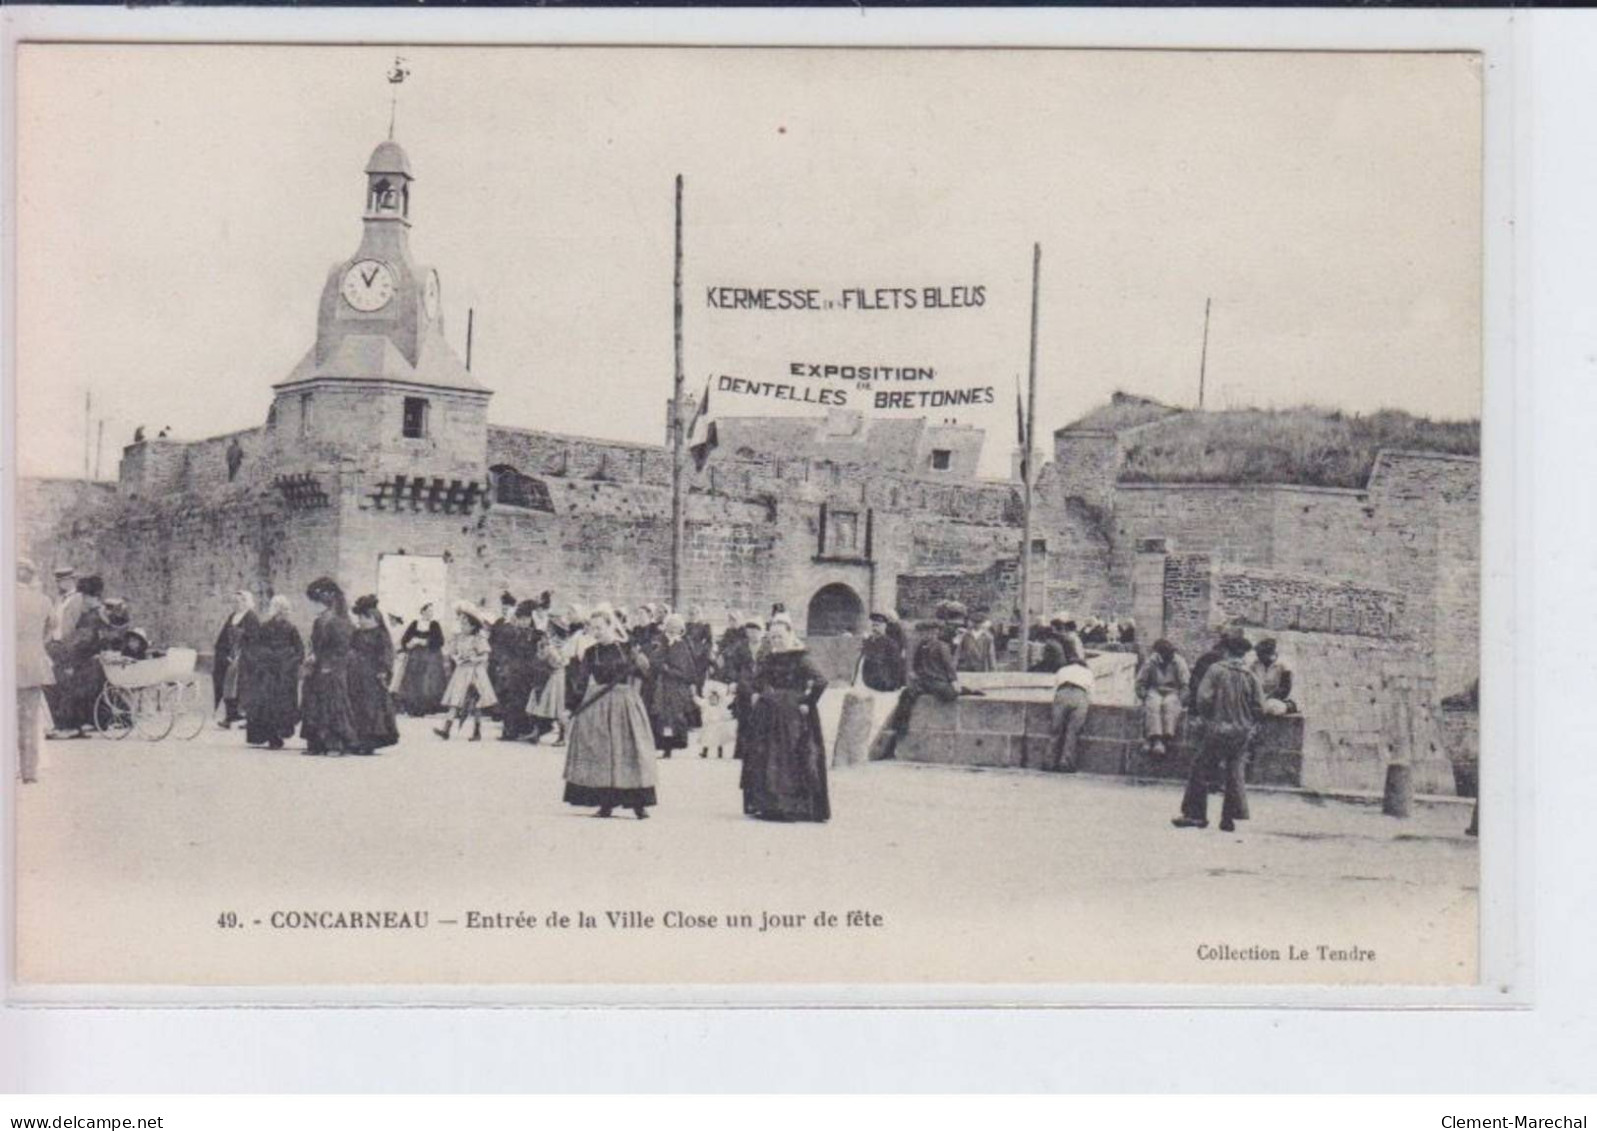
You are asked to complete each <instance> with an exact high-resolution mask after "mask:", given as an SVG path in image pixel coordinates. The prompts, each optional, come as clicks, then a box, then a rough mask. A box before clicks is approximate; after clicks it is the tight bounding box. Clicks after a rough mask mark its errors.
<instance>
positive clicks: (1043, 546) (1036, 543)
mask: <svg viewBox="0 0 1597 1131" xmlns="http://www.w3.org/2000/svg"><path fill="white" fill-rule="evenodd" d="M1031 552H1032V553H1034V554H1046V553H1047V552H1048V539H1046V538H1033V539H1032V540H1031Z"/></svg>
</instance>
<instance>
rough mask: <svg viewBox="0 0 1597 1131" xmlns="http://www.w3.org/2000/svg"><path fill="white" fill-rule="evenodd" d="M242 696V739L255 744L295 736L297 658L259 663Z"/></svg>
mask: <svg viewBox="0 0 1597 1131" xmlns="http://www.w3.org/2000/svg"><path fill="white" fill-rule="evenodd" d="M246 691H247V692H248V693H247V694H246V695H245V696H244V704H245V710H246V711H247V712H248V713H247V714H246V715H245V716H244V741H245V742H249V743H252V744H254V745H256V746H264V745H266V744H267V743H270V742H282V741H283V739H285V738H292V737H294V727H295V726H296V725H298V723H299V661H298V660H295V661H294V662H292V663H290V664H279V665H275V666H271V665H265V664H258V665H255V666H253V667H252V669H251V671H250V678H249V685H248V686H247V687H246Z"/></svg>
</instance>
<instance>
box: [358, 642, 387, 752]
mask: <svg viewBox="0 0 1597 1131" xmlns="http://www.w3.org/2000/svg"><path fill="white" fill-rule="evenodd" d="M349 709H350V715H351V717H352V718H353V719H354V722H355V734H356V735H357V736H358V737H359V739H360V742H359V746H360V749H362V750H381V749H382V748H383V747H385V746H392V745H394V743H396V742H398V741H399V727H398V725H397V724H396V723H395V722H394V704H393V700H392V698H391V697H390V696H389V694H388V682H387V681H386V680H385V679H383V677H382V673H380V672H377V671H374V670H373V669H372V668H370V667H368V666H367V665H366V664H364V663H361V662H360V661H358V660H355V661H352V662H351V663H350V665H349Z"/></svg>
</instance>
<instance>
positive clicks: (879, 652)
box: [859, 612, 904, 691]
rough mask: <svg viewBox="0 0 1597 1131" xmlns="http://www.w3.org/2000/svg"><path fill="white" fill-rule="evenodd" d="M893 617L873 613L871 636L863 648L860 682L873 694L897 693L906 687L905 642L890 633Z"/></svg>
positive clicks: (881, 613) (861, 646)
mask: <svg viewBox="0 0 1597 1131" xmlns="http://www.w3.org/2000/svg"><path fill="white" fill-rule="evenodd" d="M891 624H892V616H891V614H888V613H884V612H874V613H872V614H871V628H870V635H869V636H867V637H866V638H865V641H864V643H863V644H861V645H860V662H859V678H860V682H861V683H863V684H864V685H865V686H866V687H868V688H870V689H871V690H872V691H897V690H898V689H899V688H901V687H903V686H904V643H903V640H902V639H901V638H900V637H898V636H897V635H896V634H894V633H893V632H891V631H890V626H891Z"/></svg>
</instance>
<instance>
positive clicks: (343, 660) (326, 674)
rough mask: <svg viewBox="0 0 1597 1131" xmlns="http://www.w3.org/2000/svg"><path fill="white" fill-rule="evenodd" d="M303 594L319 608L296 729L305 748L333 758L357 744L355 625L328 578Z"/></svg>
mask: <svg viewBox="0 0 1597 1131" xmlns="http://www.w3.org/2000/svg"><path fill="white" fill-rule="evenodd" d="M305 596H307V597H309V598H310V599H311V601H313V602H314V603H315V604H318V605H320V606H321V607H322V611H321V612H320V613H318V614H316V623H315V624H313V625H311V654H310V657H309V658H308V659H307V660H306V661H305V667H306V669H307V672H306V675H305V691H304V696H303V704H302V709H303V711H304V716H305V719H304V722H303V723H302V724H301V725H300V731H299V733H300V735H301V737H303V738H304V739H305V753H307V754H324V755H327V756H329V757H335V758H336V757H339V756H340V755H343V754H347V753H349V752H351V751H353V750H355V749H356V748H358V747H359V746H360V735H359V734H358V733H357V732H356V730H355V715H354V712H353V711H352V710H351V708H350V703H349V645H350V641H351V639H352V638H353V637H354V635H355V627H354V626H353V625H352V624H350V623H349V610H348V608H347V607H346V606H345V605H344V591H343V590H342V589H340V588H339V587H338V583H337V582H336V581H334V580H333V579H332V578H330V577H322V578H318V579H317V580H315V581H313V582H311V585H310V588H309V589H307V590H305Z"/></svg>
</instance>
